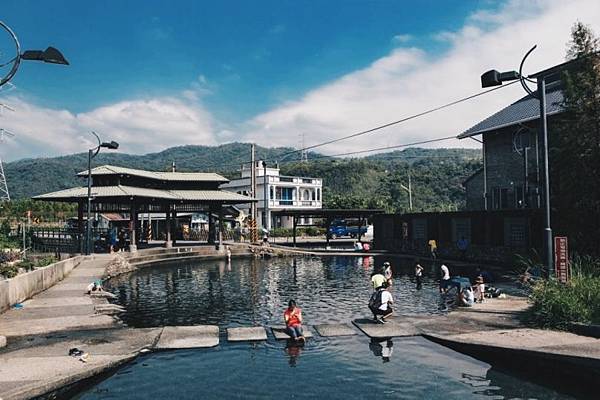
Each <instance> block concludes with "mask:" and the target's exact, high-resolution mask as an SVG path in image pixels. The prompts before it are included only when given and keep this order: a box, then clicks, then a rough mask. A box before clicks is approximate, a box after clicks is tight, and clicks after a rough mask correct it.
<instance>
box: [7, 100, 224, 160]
mask: <svg viewBox="0 0 600 400" xmlns="http://www.w3.org/2000/svg"><path fill="white" fill-rule="evenodd" d="M4 101H5V102H6V103H7V104H10V105H11V106H12V107H13V108H14V109H15V110H16V111H15V112H10V113H8V112H5V113H4V116H3V117H2V119H1V120H0V124H1V125H0V126H2V127H4V128H5V129H8V130H10V131H12V132H14V133H15V134H16V137H14V138H10V139H8V140H6V142H5V143H4V144H3V145H2V146H1V148H0V151H1V152H2V153H1V154H2V157H3V159H4V160H14V159H18V158H23V157H34V156H42V157H46V156H55V155H56V154H67V153H75V152H82V151H85V149H87V148H89V147H90V146H91V145H92V143H93V141H92V140H93V137H92V136H91V134H90V133H89V132H90V131H91V130H94V131H96V132H97V133H99V134H100V135H101V138H102V139H103V140H116V141H117V142H119V143H120V147H119V151H120V152H124V153H137V154H140V153H147V152H152V151H160V150H163V149H165V148H167V147H170V146H175V145H184V144H215V143H216V142H215V136H214V133H213V120H212V117H211V116H210V114H209V113H208V112H207V111H205V110H204V108H203V107H202V106H201V105H200V104H199V103H196V102H191V101H186V100H183V99H177V98H171V97H164V98H154V99H149V100H130V101H122V102H119V103H116V104H111V105H107V106H104V107H99V108H96V109H94V110H91V111H89V112H83V113H79V114H73V113H71V112H70V111H67V110H56V109H51V108H45V107H40V106H36V105H34V104H32V103H30V102H27V101H25V100H23V99H22V98H20V97H15V96H11V97H8V98H7V99H5V100H4Z"/></svg>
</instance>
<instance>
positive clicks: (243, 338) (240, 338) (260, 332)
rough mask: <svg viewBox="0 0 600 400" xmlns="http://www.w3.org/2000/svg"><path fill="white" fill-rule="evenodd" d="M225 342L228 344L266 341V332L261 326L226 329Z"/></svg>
mask: <svg viewBox="0 0 600 400" xmlns="http://www.w3.org/2000/svg"><path fill="white" fill-rule="evenodd" d="M227 340H229V341H230V342H251V341H258V340H267V331H266V330H265V328H263V327H262V326H252V327H242V328H228V329H227Z"/></svg>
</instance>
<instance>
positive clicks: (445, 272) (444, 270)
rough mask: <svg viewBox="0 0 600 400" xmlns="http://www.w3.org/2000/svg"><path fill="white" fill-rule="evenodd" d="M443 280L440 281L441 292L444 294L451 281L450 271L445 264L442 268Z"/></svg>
mask: <svg viewBox="0 0 600 400" xmlns="http://www.w3.org/2000/svg"><path fill="white" fill-rule="evenodd" d="M440 272H441V275H442V279H441V280H440V292H441V293H444V292H445V291H446V289H447V288H448V281H449V280H450V270H449V269H448V267H447V266H446V265H445V264H442V266H441V267H440Z"/></svg>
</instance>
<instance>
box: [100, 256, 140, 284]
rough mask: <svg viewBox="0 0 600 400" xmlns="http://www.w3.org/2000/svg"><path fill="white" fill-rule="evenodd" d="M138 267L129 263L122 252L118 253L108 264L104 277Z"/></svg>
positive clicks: (124, 272)
mask: <svg viewBox="0 0 600 400" xmlns="http://www.w3.org/2000/svg"><path fill="white" fill-rule="evenodd" d="M136 269H137V268H136V267H135V266H133V265H131V264H130V263H129V261H127V259H126V258H125V257H123V256H122V255H121V254H118V253H117V254H116V256H115V258H114V259H113V260H112V261H111V262H110V263H109V264H108V265H107V266H106V269H105V271H104V278H111V277H114V276H117V275H121V274H126V273H127V272H132V271H135V270H136Z"/></svg>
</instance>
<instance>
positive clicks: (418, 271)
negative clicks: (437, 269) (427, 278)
mask: <svg viewBox="0 0 600 400" xmlns="http://www.w3.org/2000/svg"><path fill="white" fill-rule="evenodd" d="M415 279H416V281H417V289H421V287H422V286H423V267H422V266H421V264H419V262H418V261H417V264H416V265H415Z"/></svg>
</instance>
